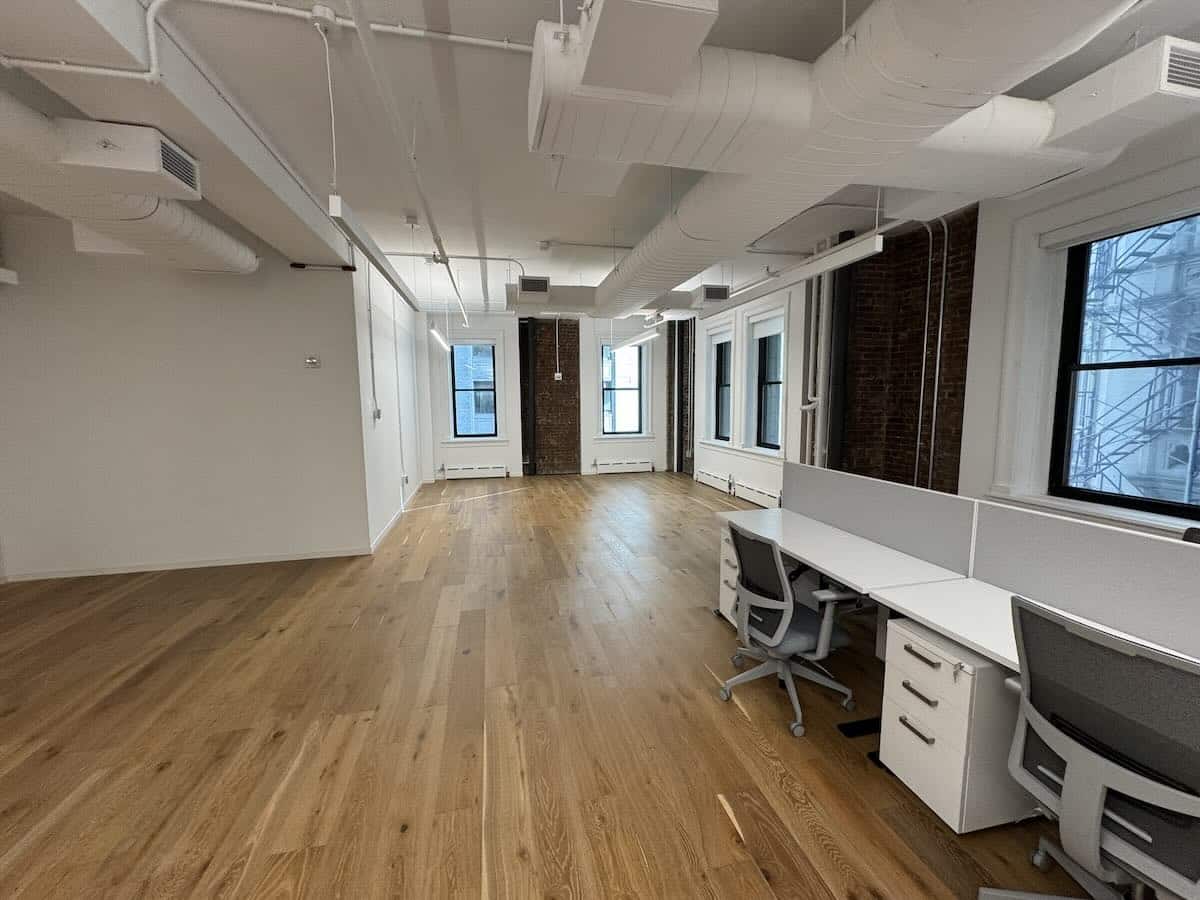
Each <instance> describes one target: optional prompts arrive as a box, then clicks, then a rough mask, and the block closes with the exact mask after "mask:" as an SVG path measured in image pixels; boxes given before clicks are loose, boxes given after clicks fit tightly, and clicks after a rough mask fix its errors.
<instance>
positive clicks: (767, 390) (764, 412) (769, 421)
mask: <svg viewBox="0 0 1200 900" xmlns="http://www.w3.org/2000/svg"><path fill="white" fill-rule="evenodd" d="M782 391H783V385H779V384H768V385H764V386H763V392H762V400H761V403H762V409H760V410H759V414H760V415H761V416H762V428H761V430H760V435H761V438H760V440H759V443H760V444H763V445H770V446H772V447H778V446H779V400H780V397H781V395H782Z"/></svg>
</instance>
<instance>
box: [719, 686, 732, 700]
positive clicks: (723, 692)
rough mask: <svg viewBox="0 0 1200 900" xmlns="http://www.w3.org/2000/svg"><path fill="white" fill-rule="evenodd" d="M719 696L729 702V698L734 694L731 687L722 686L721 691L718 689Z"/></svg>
mask: <svg viewBox="0 0 1200 900" xmlns="http://www.w3.org/2000/svg"><path fill="white" fill-rule="evenodd" d="M717 696H718V697H720V698H721V699H722V700H724V701H726V702H729V698H730V697H732V696H733V694H732V693H731V692H730V690H729V688H721V689H720V690H719V691H717Z"/></svg>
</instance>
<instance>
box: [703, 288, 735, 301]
mask: <svg viewBox="0 0 1200 900" xmlns="http://www.w3.org/2000/svg"><path fill="white" fill-rule="evenodd" d="M728 299H729V285H727V284H706V285H705V286H704V302H705V303H724V302H725V301H726V300H728Z"/></svg>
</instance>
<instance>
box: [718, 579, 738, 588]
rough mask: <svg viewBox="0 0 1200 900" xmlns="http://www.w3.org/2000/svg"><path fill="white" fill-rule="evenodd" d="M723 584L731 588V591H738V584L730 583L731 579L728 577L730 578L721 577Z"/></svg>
mask: <svg viewBox="0 0 1200 900" xmlns="http://www.w3.org/2000/svg"><path fill="white" fill-rule="evenodd" d="M721 584H723V585H725V587H727V588H729V589H730V590H731V591H736V590H737V585H736V584H730V583H729V579H728V578H722V579H721Z"/></svg>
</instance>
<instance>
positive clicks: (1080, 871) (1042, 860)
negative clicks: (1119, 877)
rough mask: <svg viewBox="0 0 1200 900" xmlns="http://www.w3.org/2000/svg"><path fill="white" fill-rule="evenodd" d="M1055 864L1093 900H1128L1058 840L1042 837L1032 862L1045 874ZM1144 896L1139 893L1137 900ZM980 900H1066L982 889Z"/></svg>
mask: <svg viewBox="0 0 1200 900" xmlns="http://www.w3.org/2000/svg"><path fill="white" fill-rule="evenodd" d="M1051 861H1053V862H1056V863H1058V864H1059V865H1060V866H1062V868H1063V871H1064V872H1066V873H1067V874H1068V875H1070V876H1071V878H1073V879H1074V880H1075V882H1076V883H1077V884H1078V885H1079V886H1080V887H1081V888H1083V889H1084V890H1085V891H1087V894H1088V896H1089V897H1091V898H1093V900H1125V897H1126V895H1125V894H1123V893H1121V892H1120V891H1118V890H1116V889H1115V888H1114V887H1112V885H1109V884H1105V883H1104V882H1103V881H1101V880H1100V879H1099V878H1097V877H1096V876H1095V875H1093V874H1092V873H1091V872H1089V871H1087V870H1086V869H1084V868H1083V867H1082V866H1080V865H1079V864H1078V863H1076V862H1075V860H1073V859H1071V857H1069V856H1067V854H1066V853H1064V852H1063V849H1062V847H1060V846H1058V844H1056V843H1054V841H1050V840H1047V839H1046V838H1042V839H1041V840H1039V841H1038V846H1037V850H1035V851H1034V852H1033V854H1032V856H1031V862H1032V863H1033V865H1034V866H1035V867H1037V868H1038V869H1041V870H1042V871H1048V870H1049V868H1050V865H1051ZM1138 896H1140V892H1139V891H1137V890H1135V892H1134V897H1138ZM978 900H1066V898H1064V897H1062V896H1060V895H1058V894H1034V893H1030V892H1029V891H1000V890H996V889H995V888H980V889H979V897H978Z"/></svg>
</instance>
